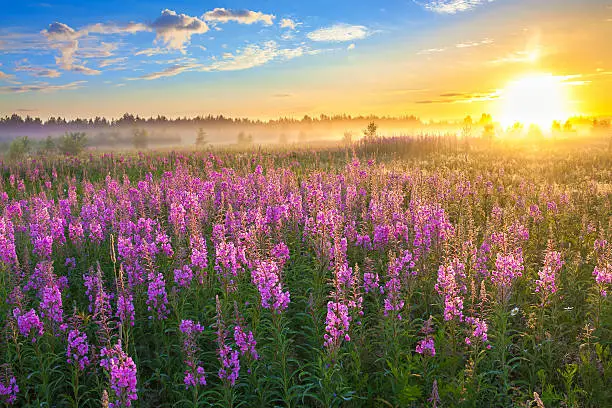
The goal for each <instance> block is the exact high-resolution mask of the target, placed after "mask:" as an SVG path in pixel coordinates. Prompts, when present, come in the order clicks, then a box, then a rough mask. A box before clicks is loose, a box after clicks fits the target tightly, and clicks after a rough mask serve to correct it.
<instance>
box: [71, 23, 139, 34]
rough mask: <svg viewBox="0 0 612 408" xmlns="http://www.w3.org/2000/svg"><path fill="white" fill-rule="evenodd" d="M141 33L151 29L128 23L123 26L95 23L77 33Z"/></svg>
mask: <svg viewBox="0 0 612 408" xmlns="http://www.w3.org/2000/svg"><path fill="white" fill-rule="evenodd" d="M142 31H151V27H149V26H147V25H146V24H142V23H128V24H124V25H118V24H105V23H96V24H92V25H88V26H86V27H84V28H82V29H81V30H79V32H81V33H87V34H89V33H92V34H105V35H110V34H135V33H139V32H142Z"/></svg>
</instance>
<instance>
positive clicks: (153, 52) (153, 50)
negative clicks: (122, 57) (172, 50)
mask: <svg viewBox="0 0 612 408" xmlns="http://www.w3.org/2000/svg"><path fill="white" fill-rule="evenodd" d="M167 53H168V50H167V49H165V48H160V47H156V48H146V49H144V50H140V51H138V52H136V53H135V54H134V55H145V56H147V57H152V56H154V55H161V54H167Z"/></svg>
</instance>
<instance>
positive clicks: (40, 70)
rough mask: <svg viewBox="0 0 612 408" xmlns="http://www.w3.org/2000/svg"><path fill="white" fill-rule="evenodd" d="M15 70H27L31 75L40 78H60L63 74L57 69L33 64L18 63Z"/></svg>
mask: <svg viewBox="0 0 612 408" xmlns="http://www.w3.org/2000/svg"><path fill="white" fill-rule="evenodd" d="M15 71H18V72H27V73H28V74H29V75H31V76H34V77H39V78H59V77H60V76H61V75H62V74H61V72H59V71H58V70H56V69H52V68H44V67H34V66H31V65H24V64H18V65H17V66H16V67H15Z"/></svg>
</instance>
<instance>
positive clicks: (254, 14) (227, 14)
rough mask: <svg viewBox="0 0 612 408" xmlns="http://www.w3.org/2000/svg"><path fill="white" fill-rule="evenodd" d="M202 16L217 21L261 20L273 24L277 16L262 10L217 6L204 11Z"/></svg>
mask: <svg viewBox="0 0 612 408" xmlns="http://www.w3.org/2000/svg"><path fill="white" fill-rule="evenodd" d="M202 18H203V19H204V20H206V21H210V22H216V23H227V22H230V21H234V22H237V23H239V24H253V23H258V22H261V23H263V24H265V25H272V24H273V22H272V20H274V19H275V18H276V16H275V15H273V14H264V13H262V12H261V11H251V10H229V9H225V8H216V9H214V10H211V11H208V12H206V13H204V15H203V16H202Z"/></svg>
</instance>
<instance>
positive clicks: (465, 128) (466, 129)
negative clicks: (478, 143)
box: [461, 115, 473, 140]
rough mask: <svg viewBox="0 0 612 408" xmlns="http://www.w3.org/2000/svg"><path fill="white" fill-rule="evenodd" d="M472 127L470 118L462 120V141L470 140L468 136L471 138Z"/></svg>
mask: <svg viewBox="0 0 612 408" xmlns="http://www.w3.org/2000/svg"><path fill="white" fill-rule="evenodd" d="M472 125H473V121H472V117H471V116H470V115H468V116H466V117H465V119H463V125H462V126H461V137H462V138H463V139H466V140H467V139H469V138H470V136H472Z"/></svg>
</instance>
